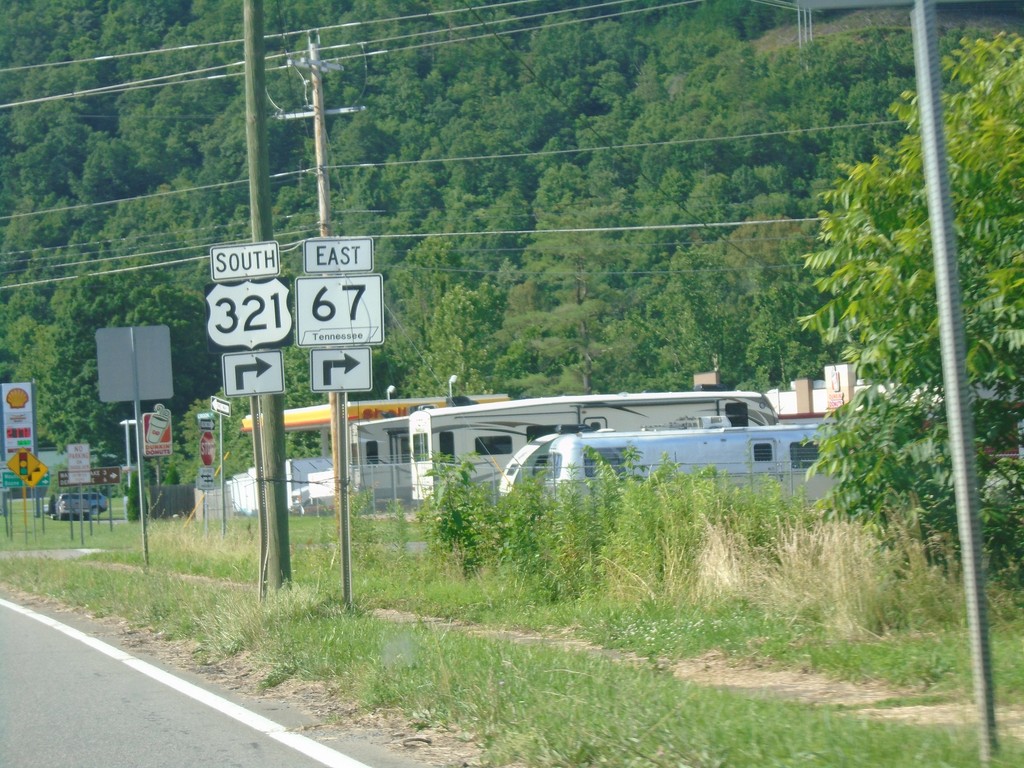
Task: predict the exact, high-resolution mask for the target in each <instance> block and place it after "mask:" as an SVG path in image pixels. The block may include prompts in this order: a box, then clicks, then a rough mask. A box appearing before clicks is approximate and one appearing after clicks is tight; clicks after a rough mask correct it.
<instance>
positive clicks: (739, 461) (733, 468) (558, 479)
mask: <svg viewBox="0 0 1024 768" xmlns="http://www.w3.org/2000/svg"><path fill="white" fill-rule="evenodd" d="M816 431H817V425H813V424H786V425H773V426H752V427H726V426H718V427H703V428H696V429H668V430H655V431H647V430H642V431H616V430H602V431H597V432H581V433H577V434H568V435H548V436H546V437H544V438H541V439H539V440H535V441H533V442H532V443H530V444H529V445H528V446H525V447H524V448H523V449H521V450H520V451H519V452H518V453H517V454H516V455H515V456H514V457H513V458H512V460H511V461H510V462H509V464H508V465H507V466H506V468H505V471H504V473H503V477H502V491H503V492H504V493H508V492H509V491H510V490H511V489H512V487H513V486H514V485H516V484H517V483H522V482H524V481H526V480H527V479H528V478H531V477H533V478H542V479H543V481H544V482H545V483H547V484H549V485H552V486H554V485H557V484H560V483H568V482H579V481H583V480H589V479H592V478H594V477H596V476H597V473H598V465H599V464H600V463H601V462H607V463H608V464H609V465H610V466H611V467H612V468H613V469H614V470H615V471H616V472H619V473H625V472H630V473H632V474H635V475H638V476H646V475H649V474H650V473H651V472H652V471H653V470H655V469H656V468H658V467H660V466H662V465H664V464H671V465H673V466H674V467H676V468H677V469H678V471H680V472H693V471H696V470H699V469H702V468H704V467H715V468H716V469H718V470H720V471H721V472H723V473H724V474H725V475H726V476H727V477H728V478H729V480H730V482H733V483H743V484H756V483H758V482H761V481H763V480H765V479H768V478H771V479H773V480H775V481H778V482H779V483H780V484H781V485H782V487H783V488H784V489H785V490H786V491H788V492H790V493H803V494H804V495H805V497H806V498H808V499H818V498H821V497H822V496H823V495H824V494H825V493H826V492H827V491H828V489H829V488H830V487H831V485H832V480H831V479H830V478H828V477H826V476H823V475H815V476H813V477H810V478H808V476H807V469H808V468H809V467H810V466H811V465H812V464H813V463H814V462H815V460H816V459H817V457H818V448H817V444H816V442H815V435H816Z"/></svg>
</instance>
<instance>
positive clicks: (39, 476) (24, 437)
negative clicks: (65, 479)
mask: <svg viewBox="0 0 1024 768" xmlns="http://www.w3.org/2000/svg"><path fill="white" fill-rule="evenodd" d="M0 397H2V399H3V404H2V423H3V432H4V453H3V459H4V461H3V467H2V469H3V487H5V488H22V487H35V486H40V487H45V486H48V485H49V484H50V475H49V471H48V470H47V467H46V465H45V464H43V463H42V462H41V461H39V459H37V458H36V456H35V450H36V431H35V430H36V418H35V388H34V386H33V385H32V383H31V382H25V383H11V384H4V385H2V387H0Z"/></svg>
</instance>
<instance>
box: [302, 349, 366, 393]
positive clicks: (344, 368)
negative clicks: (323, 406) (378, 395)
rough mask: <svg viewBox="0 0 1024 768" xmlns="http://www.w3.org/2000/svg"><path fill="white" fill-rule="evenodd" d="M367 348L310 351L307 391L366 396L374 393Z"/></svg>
mask: <svg viewBox="0 0 1024 768" xmlns="http://www.w3.org/2000/svg"><path fill="white" fill-rule="evenodd" d="M372 354H373V353H372V351H371V350H370V348H369V347H347V348H345V349H311V350H309V388H310V389H311V390H312V391H313V392H369V391H370V390H371V389H373V366H372V365H371V360H372Z"/></svg>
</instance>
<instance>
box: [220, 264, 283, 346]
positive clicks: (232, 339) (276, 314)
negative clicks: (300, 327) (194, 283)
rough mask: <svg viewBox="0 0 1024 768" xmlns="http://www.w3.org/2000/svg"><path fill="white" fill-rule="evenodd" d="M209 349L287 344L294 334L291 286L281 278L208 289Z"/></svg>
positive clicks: (248, 281)
mask: <svg viewBox="0 0 1024 768" xmlns="http://www.w3.org/2000/svg"><path fill="white" fill-rule="evenodd" d="M206 310H207V321H206V332H207V335H208V336H209V345H208V346H209V349H210V351H211V352H219V351H222V350H229V349H257V348H260V347H276V346H282V345H284V344H287V343H288V342H289V341H290V339H291V335H292V314H291V312H290V311H289V309H288V286H286V285H285V284H284V283H282V282H281V281H280V280H278V279H277V278H273V279H271V280H247V281H246V282H244V283H231V284H228V283H217V284H216V285H214V286H211V287H210V288H207V290H206Z"/></svg>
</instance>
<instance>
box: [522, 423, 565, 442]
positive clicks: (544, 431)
mask: <svg viewBox="0 0 1024 768" xmlns="http://www.w3.org/2000/svg"><path fill="white" fill-rule="evenodd" d="M560 429H561V427H560V426H559V425H558V424H532V425H530V426H528V427H527V428H526V442H531V441H533V440H536V439H537V438H538V437H544V435H553V434H555V433H556V432H558V431H559V430H560Z"/></svg>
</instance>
